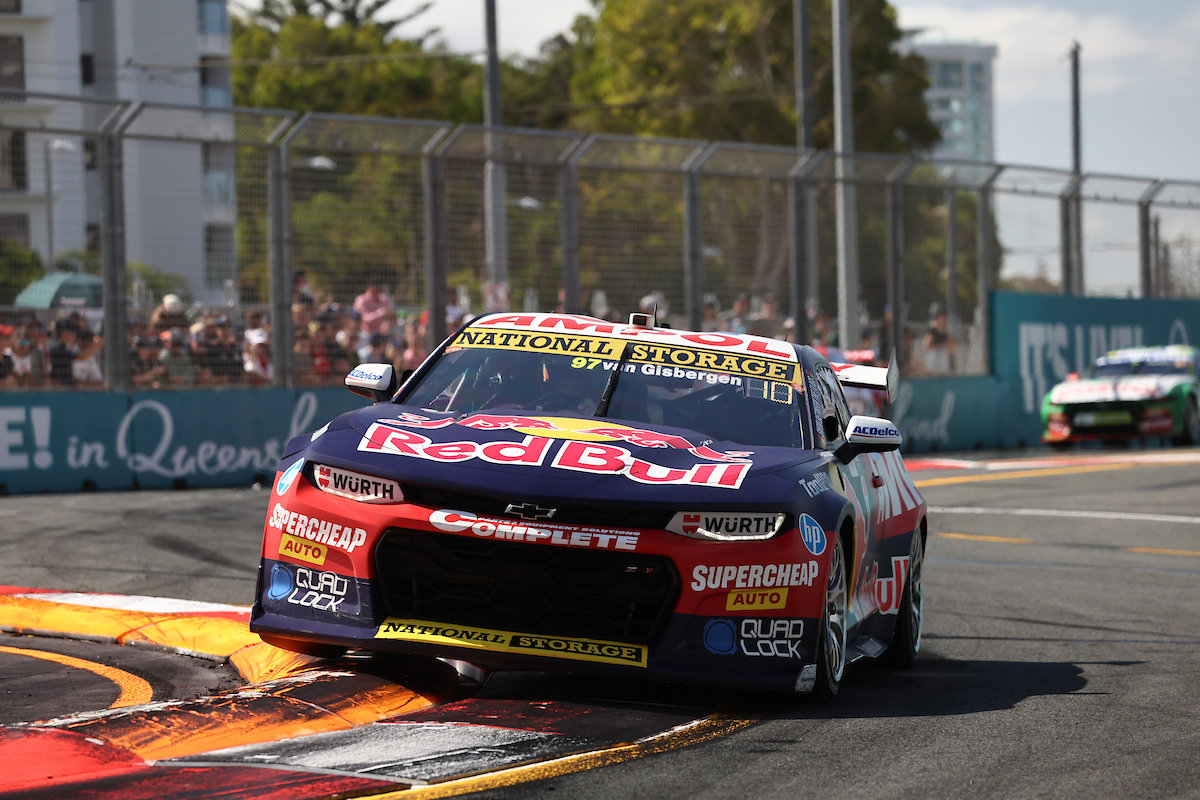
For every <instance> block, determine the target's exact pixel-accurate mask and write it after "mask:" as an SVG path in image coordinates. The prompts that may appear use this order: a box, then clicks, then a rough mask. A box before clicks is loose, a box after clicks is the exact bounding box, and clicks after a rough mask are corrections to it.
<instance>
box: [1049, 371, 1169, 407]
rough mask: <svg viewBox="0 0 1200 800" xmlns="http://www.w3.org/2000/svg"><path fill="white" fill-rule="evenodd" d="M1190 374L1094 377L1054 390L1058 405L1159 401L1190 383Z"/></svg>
mask: <svg viewBox="0 0 1200 800" xmlns="http://www.w3.org/2000/svg"><path fill="white" fill-rule="evenodd" d="M1191 380H1192V379H1191V378H1190V377H1189V376H1187V375H1124V376H1122V377H1119V378H1094V379H1091V380H1083V381H1067V382H1066V383H1060V384H1058V385H1057V386H1055V387H1054V388H1053V389H1051V390H1050V402H1051V403H1054V404H1055V405H1075V404H1078V403H1108V402H1113V401H1120V400H1156V399H1158V398H1160V397H1166V396H1167V394H1168V393H1169V392H1170V391H1171V390H1172V389H1174V388H1175V387H1177V386H1182V385H1184V384H1187V383H1190V382H1191Z"/></svg>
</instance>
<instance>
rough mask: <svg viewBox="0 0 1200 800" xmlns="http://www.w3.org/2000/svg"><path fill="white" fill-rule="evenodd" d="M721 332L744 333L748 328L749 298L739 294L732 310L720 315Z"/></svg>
mask: <svg viewBox="0 0 1200 800" xmlns="http://www.w3.org/2000/svg"><path fill="white" fill-rule="evenodd" d="M720 320H721V323H720V325H721V328H720V329H721V330H723V331H728V332H729V333H746V331H747V330H748V329H749V327H750V296H749V295H747V294H745V293H744V292H743V293H742V294H739V295H738V296H737V298H736V299H735V300H734V301H733V308H731V309H729V310H728V311H724V312H722V313H721V314H720Z"/></svg>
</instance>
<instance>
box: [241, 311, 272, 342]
mask: <svg viewBox="0 0 1200 800" xmlns="http://www.w3.org/2000/svg"><path fill="white" fill-rule="evenodd" d="M251 338H255V339H259V338H261V339H262V340H263V342H264V343H265V342H269V341H270V340H271V335H270V334H269V333H267V329H266V328H265V327H263V315H262V314H261V313H260V312H258V311H251V312H250V313H249V314H247V315H246V333H245V334H244V335H243V337H242V340H243V341H244V342H245V345H246V347H249V346H250V339H251Z"/></svg>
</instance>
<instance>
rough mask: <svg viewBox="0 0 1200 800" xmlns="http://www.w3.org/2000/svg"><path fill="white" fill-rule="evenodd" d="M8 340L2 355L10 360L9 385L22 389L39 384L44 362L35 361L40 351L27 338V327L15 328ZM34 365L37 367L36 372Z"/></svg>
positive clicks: (1, 328) (0, 329)
mask: <svg viewBox="0 0 1200 800" xmlns="http://www.w3.org/2000/svg"><path fill="white" fill-rule="evenodd" d="M2 330H3V327H2V326H0V331H2ZM9 342H11V345H10V346H9V347H8V348H7V349H6V350H5V351H4V355H6V356H7V357H8V358H9V360H10V361H12V381H11V382H10V385H13V386H17V387H19V388H22V389H28V388H32V387H36V386H38V385H40V384H41V376H42V373H43V372H44V368H45V364H44V363H42V364H39V363H38V362H37V357H38V355H41V353H40V351H35V350H34V348H33V342H32V341H31V340H30V339H29V333H28V328H26V327H24V326H22V327H20V328H17V329H16V330H15V331H14V332H13V334H12V337H11V338H10V339H9ZM43 358H44V356H43ZM35 367H36V368H37V371H36V372H35Z"/></svg>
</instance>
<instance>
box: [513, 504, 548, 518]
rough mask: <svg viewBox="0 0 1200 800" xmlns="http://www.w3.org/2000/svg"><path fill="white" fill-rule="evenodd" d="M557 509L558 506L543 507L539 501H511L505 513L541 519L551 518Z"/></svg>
mask: <svg viewBox="0 0 1200 800" xmlns="http://www.w3.org/2000/svg"><path fill="white" fill-rule="evenodd" d="M557 510H558V509H556V508H543V507H542V506H539V505H538V504H537V503H520V504H517V503H509V504H508V508H506V509H504V513H505V514H511V515H513V516H514V517H520V518H521V519H526V520H539V519H550V518H551V517H553V516H554V512H555V511H557Z"/></svg>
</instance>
